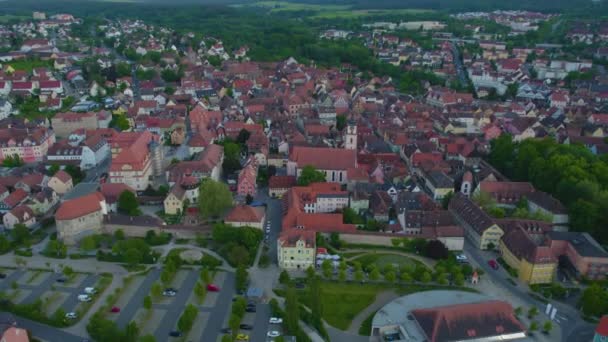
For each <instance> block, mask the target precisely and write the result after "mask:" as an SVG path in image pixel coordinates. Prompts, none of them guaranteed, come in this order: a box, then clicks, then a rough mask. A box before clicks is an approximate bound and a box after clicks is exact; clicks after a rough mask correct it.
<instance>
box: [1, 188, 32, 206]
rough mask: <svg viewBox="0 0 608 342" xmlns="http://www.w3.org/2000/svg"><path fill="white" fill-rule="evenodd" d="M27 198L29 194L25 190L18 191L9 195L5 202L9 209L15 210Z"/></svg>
mask: <svg viewBox="0 0 608 342" xmlns="http://www.w3.org/2000/svg"><path fill="white" fill-rule="evenodd" d="M26 198H27V192H25V190H23V189H17V190H15V191H13V192H11V194H10V195H8V197H6V198H5V199H4V201H3V202H4V203H5V204H6V206H7V207H9V208H13V207H15V206H16V205H18V204H19V203H21V202H23V201H24V200H25V199H26Z"/></svg>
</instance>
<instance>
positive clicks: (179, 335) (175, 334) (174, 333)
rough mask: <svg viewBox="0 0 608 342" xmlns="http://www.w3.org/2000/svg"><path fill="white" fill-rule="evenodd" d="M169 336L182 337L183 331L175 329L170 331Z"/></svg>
mask: <svg viewBox="0 0 608 342" xmlns="http://www.w3.org/2000/svg"><path fill="white" fill-rule="evenodd" d="M169 336H171V337H182V332H181V331H177V330H173V331H170V332H169Z"/></svg>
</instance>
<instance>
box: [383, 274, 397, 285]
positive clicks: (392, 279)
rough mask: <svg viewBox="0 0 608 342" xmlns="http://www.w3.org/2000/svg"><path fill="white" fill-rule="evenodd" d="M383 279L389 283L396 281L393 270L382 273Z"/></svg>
mask: <svg viewBox="0 0 608 342" xmlns="http://www.w3.org/2000/svg"><path fill="white" fill-rule="evenodd" d="M384 279H386V281H390V282H391V283H394V282H395V281H397V275H396V274H395V272H394V271H390V272H386V273H385V274H384Z"/></svg>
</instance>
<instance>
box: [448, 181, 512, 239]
mask: <svg viewBox="0 0 608 342" xmlns="http://www.w3.org/2000/svg"><path fill="white" fill-rule="evenodd" d="M448 209H449V211H450V212H451V213H452V214H453V215H454V218H455V219H456V222H458V223H459V224H460V225H461V226H462V227H463V228H464V232H465V234H466V235H467V237H468V238H469V239H470V240H471V241H473V243H474V245H475V246H477V247H478V248H479V249H488V248H489V247H491V246H494V248H496V247H498V244H499V243H500V238H501V237H502V236H503V234H504V231H503V230H502V229H501V228H500V226H498V224H496V221H494V219H493V218H491V217H490V215H488V214H487V213H486V212H485V211H483V209H481V208H480V207H478V206H477V204H475V203H474V202H473V201H472V200H471V199H470V198H468V197H466V196H465V195H463V194H462V193H460V192H459V193H456V194H454V197H452V199H451V200H450V204H449V205H448Z"/></svg>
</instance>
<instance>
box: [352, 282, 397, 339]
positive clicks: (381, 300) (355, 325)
mask: <svg viewBox="0 0 608 342" xmlns="http://www.w3.org/2000/svg"><path fill="white" fill-rule="evenodd" d="M397 298H399V295H398V294H396V293H395V292H393V291H384V292H380V293H379V294H378V295H377V296H376V300H374V302H373V303H371V304H370V305H369V306H368V307H366V308H365V309H363V311H361V312H359V313H358V314H357V316H355V318H354V319H353V320H352V322H351V323H350V326H349V327H348V330H346V332H348V333H350V334H354V335H358V334H359V328H360V327H361V323H363V321H365V319H367V317H369V315H371V314H372V313H374V312H376V311H378V310H380V309H382V307H383V306H385V305H386V304H388V303H389V302H391V301H392V300H395V299H397Z"/></svg>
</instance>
